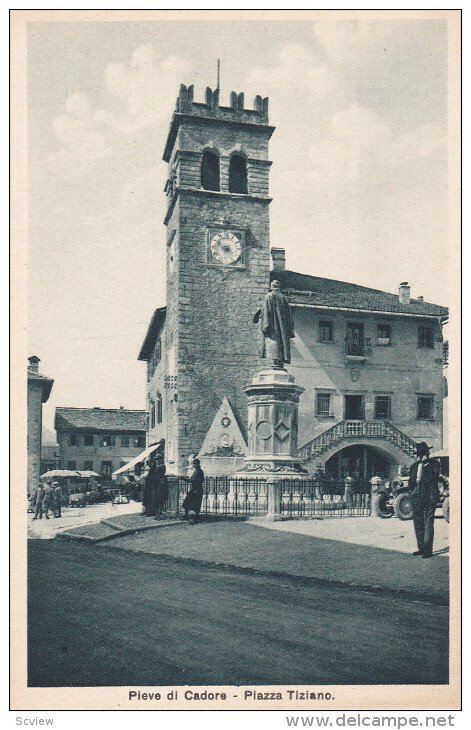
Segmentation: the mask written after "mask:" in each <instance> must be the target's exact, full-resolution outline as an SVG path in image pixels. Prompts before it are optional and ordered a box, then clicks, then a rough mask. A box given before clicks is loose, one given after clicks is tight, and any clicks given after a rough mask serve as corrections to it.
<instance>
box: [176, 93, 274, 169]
mask: <svg viewBox="0 0 471 730" xmlns="http://www.w3.org/2000/svg"><path fill="white" fill-rule="evenodd" d="M219 97H220V92H219V89H218V88H216V89H210V88H209V86H208V87H207V88H206V92H205V100H204V102H197V101H194V86H193V85H191V86H185V84H181V85H180V91H179V94H178V97H177V101H176V105H175V111H174V113H173V117H172V123H171V125H170V131H169V134H168V138H167V142H166V145H165V150H164V155H163V159H164V160H165V162H168V161H169V160H170V157H171V154H172V149H173V145H174V142H175V137H176V134H177V132H178V127H179V125H180V121H181V120H182V119H185V118H197V119H198V120H202V121H203V120H207V121H211V122H222V123H224V122H226V123H228V124H234V123H235V124H238V125H240V124H244V125H250V126H252V125H254V126H256V127H264V128H266V129H268V130H270V134H271V132H272V131H273V128H271V127H269V124H268V97H267V96H266V97H264V98H263V97H261V96H260V95H257V96H256V97H255V99H254V103H253V109H247V108H245V106H244V93H243V92H242V93H237V92H236V91H232V92H231V94H230V106H221V105H220V103H219V100H220V99H219ZM203 123H204V122H203Z"/></svg>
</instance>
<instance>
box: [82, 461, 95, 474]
mask: <svg viewBox="0 0 471 730" xmlns="http://www.w3.org/2000/svg"><path fill="white" fill-rule="evenodd" d="M83 468H84V469H85V471H93V461H89V460H88V459H85V461H84V462H83Z"/></svg>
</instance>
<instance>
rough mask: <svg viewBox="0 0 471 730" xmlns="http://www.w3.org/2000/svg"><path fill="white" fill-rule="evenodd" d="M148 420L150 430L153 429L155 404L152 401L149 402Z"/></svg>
mask: <svg viewBox="0 0 471 730" xmlns="http://www.w3.org/2000/svg"><path fill="white" fill-rule="evenodd" d="M149 420H150V428H155V403H154V401H153V400H151V401H149Z"/></svg>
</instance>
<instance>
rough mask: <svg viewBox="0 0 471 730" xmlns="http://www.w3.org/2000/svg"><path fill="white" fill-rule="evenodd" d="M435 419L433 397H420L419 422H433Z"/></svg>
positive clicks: (418, 401) (418, 405)
mask: <svg viewBox="0 0 471 730" xmlns="http://www.w3.org/2000/svg"><path fill="white" fill-rule="evenodd" d="M433 417H434V403H433V395H418V396H417V420H419V421H433Z"/></svg>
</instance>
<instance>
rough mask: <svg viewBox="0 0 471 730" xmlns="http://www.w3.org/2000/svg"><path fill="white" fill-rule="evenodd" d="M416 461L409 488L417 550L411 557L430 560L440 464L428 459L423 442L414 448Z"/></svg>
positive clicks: (426, 449) (428, 452) (427, 448)
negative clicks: (417, 556)
mask: <svg viewBox="0 0 471 730" xmlns="http://www.w3.org/2000/svg"><path fill="white" fill-rule="evenodd" d="M416 452H417V456H418V457H419V458H418V460H417V461H414V463H413V464H412V466H411V468H410V475H409V487H410V489H411V490H412V491H411V500H412V515H413V520H414V529H415V536H416V538H417V550H415V551H414V552H413V553H412V554H413V555H421V556H422V557H423V558H431V557H432V555H433V527H434V525H433V523H434V519H435V509H436V507H437V501H438V497H439V487H438V480H439V477H440V462H439V461H438V459H431V458H430V447H429V446H427V444H426V443H425V441H420V443H418V444H417V446H416Z"/></svg>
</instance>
